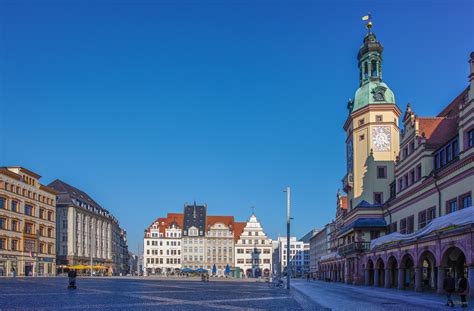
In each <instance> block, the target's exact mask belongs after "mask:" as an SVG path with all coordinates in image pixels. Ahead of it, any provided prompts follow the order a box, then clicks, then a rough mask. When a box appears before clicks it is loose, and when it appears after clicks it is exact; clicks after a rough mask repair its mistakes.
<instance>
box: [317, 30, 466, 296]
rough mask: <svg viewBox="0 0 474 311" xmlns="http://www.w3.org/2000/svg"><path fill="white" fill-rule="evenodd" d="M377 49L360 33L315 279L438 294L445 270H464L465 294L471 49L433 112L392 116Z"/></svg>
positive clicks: (396, 112)
mask: <svg viewBox="0 0 474 311" xmlns="http://www.w3.org/2000/svg"><path fill="white" fill-rule="evenodd" d="M382 52H383V47H382V45H381V43H380V42H379V41H378V40H377V38H376V36H375V34H374V33H372V32H370V31H369V32H368V34H367V35H366V36H365V38H364V41H363V45H362V46H361V48H360V50H359V54H358V61H359V69H360V85H359V89H358V90H357V92H356V95H355V98H354V100H351V101H349V104H348V109H349V115H348V117H347V120H346V122H345V125H344V129H345V131H346V134H347V139H346V145H347V174H346V175H345V176H344V178H343V189H344V191H345V192H346V194H347V196H342V195H341V194H340V193H338V197H337V213H336V220H335V231H334V232H333V234H332V235H331V236H330V237H329V241H328V242H329V243H330V245H332V247H331V251H330V252H329V254H326V255H324V256H322V257H321V259H320V261H319V263H318V265H319V266H318V271H320V273H319V275H318V277H319V278H320V279H331V280H333V281H339V282H346V283H350V284H365V285H367V286H383V287H387V288H391V287H393V288H399V289H412V290H416V291H436V292H438V293H442V292H443V290H442V284H443V280H444V278H445V275H446V273H447V272H448V271H449V272H451V273H453V274H454V277H455V278H456V279H458V278H459V277H460V276H461V275H465V276H467V278H468V281H469V285H470V295H471V296H473V295H474V251H473V247H472V246H473V245H472V244H473V243H474V218H473V217H474V207H472V194H473V191H474V164H473V162H474V161H473V160H474V148H473V147H474V53H471V57H470V60H469V64H470V75H469V83H468V86H467V87H466V88H465V89H464V90H463V91H462V92H461V93H460V94H459V95H458V96H457V97H456V98H455V99H454V100H453V101H452V102H451V103H449V104H448V105H447V106H446V107H445V108H444V109H443V110H442V111H441V112H440V113H439V114H438V115H437V116H435V117H422V116H418V115H417V114H416V113H415V109H412V106H411V105H410V104H408V105H407V107H406V109H405V112H404V114H403V116H402V113H401V111H400V109H399V108H398V106H397V104H396V103H395V96H394V94H393V92H392V91H391V90H390V89H389V87H388V86H387V84H386V83H385V82H384V81H383V80H382ZM415 106H416V104H415V105H413V107H415ZM399 123H402V124H403V129H401V128H400V127H399Z"/></svg>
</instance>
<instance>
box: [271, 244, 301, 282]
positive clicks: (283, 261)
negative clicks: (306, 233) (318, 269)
mask: <svg viewBox="0 0 474 311" xmlns="http://www.w3.org/2000/svg"><path fill="white" fill-rule="evenodd" d="M275 244H276V248H275V250H274V251H275V252H276V254H275V256H274V258H275V259H277V260H278V261H279V262H278V266H279V269H280V272H281V273H286V271H287V267H288V260H289V262H290V265H289V266H290V268H291V275H292V276H296V277H299V276H303V275H304V274H306V273H309V265H310V258H309V243H304V242H303V241H299V240H297V239H296V237H290V255H289V256H287V238H286V237H279V238H278V239H277V241H276V243H275Z"/></svg>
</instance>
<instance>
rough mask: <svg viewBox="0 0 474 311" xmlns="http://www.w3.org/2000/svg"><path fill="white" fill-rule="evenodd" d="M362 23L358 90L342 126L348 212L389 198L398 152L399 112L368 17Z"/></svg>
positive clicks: (344, 184) (348, 106) (380, 50)
mask: <svg viewBox="0 0 474 311" xmlns="http://www.w3.org/2000/svg"><path fill="white" fill-rule="evenodd" d="M363 20H368V23H367V25H366V27H367V30H368V32H367V34H366V35H365V37H364V39H363V41H362V46H361V47H360V48H359V52H358V54H357V61H358V67H359V88H358V89H357V91H356V93H355V97H354V100H349V103H348V104H347V108H348V110H349V116H348V117H347V120H346V122H345V124H344V130H345V131H346V134H347V138H346V147H347V148H346V149H347V174H346V176H345V177H344V178H343V189H344V191H345V192H347V194H348V205H349V206H348V207H349V209H352V208H356V207H357V206H358V205H359V204H363V205H365V206H366V205H367V204H369V205H381V204H383V203H384V202H385V201H386V200H387V199H388V198H389V196H390V191H389V189H390V183H391V182H392V181H393V178H394V176H393V172H394V163H395V159H396V156H397V155H398V152H399V127H398V120H399V117H400V114H401V111H400V109H399V108H398V107H397V105H396V103H395V95H394V94H393V92H392V90H390V88H389V87H388V86H387V84H386V83H385V82H384V80H383V79H382V60H383V59H382V52H383V46H382V44H381V43H380V42H379V41H378V40H377V37H376V35H375V33H374V32H373V31H371V28H372V21H371V16H370V14H369V15H367V16H364V18H363Z"/></svg>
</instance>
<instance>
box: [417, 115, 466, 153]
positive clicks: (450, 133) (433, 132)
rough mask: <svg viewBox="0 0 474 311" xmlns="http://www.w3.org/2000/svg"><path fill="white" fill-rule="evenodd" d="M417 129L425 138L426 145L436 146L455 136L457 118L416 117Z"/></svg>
mask: <svg viewBox="0 0 474 311" xmlns="http://www.w3.org/2000/svg"><path fill="white" fill-rule="evenodd" d="M417 121H418V130H419V132H420V134H421V136H422V137H423V136H424V137H425V138H426V142H427V145H428V146H430V147H438V146H441V145H443V144H444V143H447V142H448V141H449V140H450V139H451V138H453V137H454V136H456V133H457V127H458V122H457V118H443V117H436V118H423V117H418V118H417Z"/></svg>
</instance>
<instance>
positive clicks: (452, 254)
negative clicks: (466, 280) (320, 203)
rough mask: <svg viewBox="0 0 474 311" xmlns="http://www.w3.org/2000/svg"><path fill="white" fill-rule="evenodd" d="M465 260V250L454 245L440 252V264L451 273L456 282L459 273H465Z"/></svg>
mask: <svg viewBox="0 0 474 311" xmlns="http://www.w3.org/2000/svg"><path fill="white" fill-rule="evenodd" d="M466 262H467V261H466V252H464V251H463V249H462V248H461V247H458V246H457V245H456V246H451V247H447V248H446V249H445V250H444V252H442V257H441V264H440V266H441V267H442V268H444V269H445V271H446V272H450V273H451V274H452V276H453V277H454V279H455V280H456V284H457V281H458V278H459V277H460V276H461V275H467V265H466Z"/></svg>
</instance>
